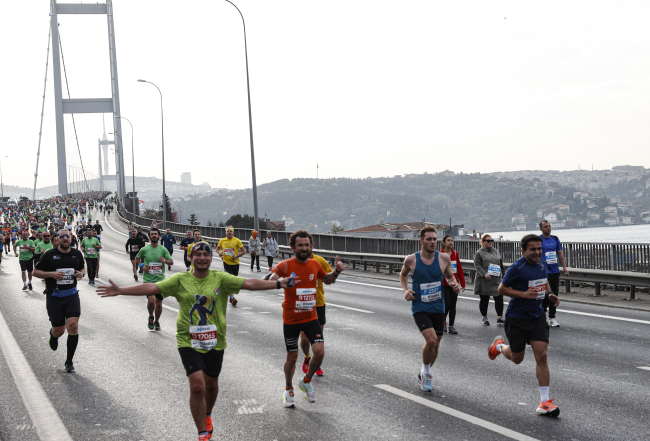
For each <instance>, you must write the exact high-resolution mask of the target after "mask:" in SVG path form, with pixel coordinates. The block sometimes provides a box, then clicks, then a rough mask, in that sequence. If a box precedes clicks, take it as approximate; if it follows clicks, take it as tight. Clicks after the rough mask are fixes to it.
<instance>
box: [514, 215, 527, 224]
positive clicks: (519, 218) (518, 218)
mask: <svg viewBox="0 0 650 441" xmlns="http://www.w3.org/2000/svg"><path fill="white" fill-rule="evenodd" d="M512 223H513V224H514V225H516V224H525V223H526V215H525V214H515V215H514V216H512Z"/></svg>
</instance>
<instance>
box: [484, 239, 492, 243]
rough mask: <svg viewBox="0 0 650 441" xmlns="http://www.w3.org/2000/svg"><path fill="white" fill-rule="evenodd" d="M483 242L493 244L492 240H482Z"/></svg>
mask: <svg viewBox="0 0 650 441" xmlns="http://www.w3.org/2000/svg"><path fill="white" fill-rule="evenodd" d="M483 242H490V243H492V242H494V241H493V240H492V239H490V240H484V241H483Z"/></svg>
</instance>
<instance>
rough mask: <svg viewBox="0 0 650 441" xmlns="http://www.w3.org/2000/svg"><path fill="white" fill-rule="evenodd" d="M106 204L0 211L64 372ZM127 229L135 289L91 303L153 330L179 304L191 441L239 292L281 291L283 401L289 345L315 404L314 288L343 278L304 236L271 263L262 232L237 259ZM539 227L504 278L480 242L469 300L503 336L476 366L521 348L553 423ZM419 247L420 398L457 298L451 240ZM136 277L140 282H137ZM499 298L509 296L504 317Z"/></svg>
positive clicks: (110, 291)
mask: <svg viewBox="0 0 650 441" xmlns="http://www.w3.org/2000/svg"><path fill="white" fill-rule="evenodd" d="M113 203H114V200H113V199H112V198H111V197H109V194H108V193H106V192H102V193H99V192H91V193H83V194H77V195H70V196H66V197H59V198H52V199H48V200H44V201H32V202H23V203H20V204H19V205H17V206H12V207H2V213H1V214H2V223H3V228H2V232H1V233H0V245H1V246H2V248H0V251H2V252H0V263H2V261H1V256H2V254H3V253H4V254H5V256H11V255H13V256H15V257H17V258H18V262H19V265H20V269H21V277H22V282H23V286H22V289H23V290H25V291H28V290H33V289H34V286H33V279H32V277H36V278H39V279H42V280H43V282H44V285H45V286H44V291H43V292H44V294H45V295H46V310H47V313H48V317H49V320H50V322H51V329H50V331H49V340H48V344H49V346H50V348H51V349H52V350H54V351H56V350H57V349H58V340H59V338H60V337H61V336H62V335H63V334H64V333H65V332H66V331H67V333H68V338H67V357H66V361H65V363H64V368H65V370H66V372H74V371H75V368H74V364H73V357H74V353H75V350H76V348H77V344H78V342H79V335H78V334H79V332H78V329H79V328H78V322H79V317H80V314H81V305H80V299H79V290H78V283H80V281H81V280H82V279H83V278H84V277H86V275H87V276H88V284H89V285H90V286H94V285H96V283H95V281H96V280H97V279H98V275H99V271H100V260H101V259H100V255H101V251H102V245H101V235H102V231H103V227H102V225H101V224H100V222H99V219H95V220H94V223H93V217H92V216H93V210H95V211H99V212H100V213H104V214H105V215H107V216H108V215H109V214H110V212H111V210H113V209H114V208H113ZM128 230H129V235H128V236H129V237H128V239H127V240H126V242H125V251H126V253H127V255H128V256H129V259H130V261H131V266H130V268H131V271H132V272H133V277H134V281H133V282H132V285H131V286H124V287H120V286H118V285H117V284H115V283H114V282H113V281H112V280H110V277H107V278H106V279H108V282H101V281H100V284H98V285H96V287H97V294H99V295H100V296H102V297H113V296H119V295H129V296H146V297H147V310H148V322H147V326H148V328H149V329H150V330H152V331H159V330H160V329H161V324H160V317H161V314H162V303H163V301H164V299H165V298H168V297H174V298H175V299H176V301H177V302H178V305H179V312H178V317H177V322H176V337H177V346H178V353H179V356H180V358H181V362H182V364H183V366H184V368H185V371H186V374H187V377H188V380H189V386H190V410H191V413H192V416H193V419H194V422H195V424H196V427H197V430H198V433H199V441H202V440H208V439H210V438H212V435H213V424H212V411H213V408H214V405H215V401H216V398H217V394H218V389H219V385H218V378H219V374H220V372H221V366H222V362H223V357H224V350H225V348H226V317H225V316H226V310H227V307H228V304H230V305H232V307H235V306H236V305H237V299H236V298H235V295H237V294H238V293H239V292H240V290H250V291H258V290H273V289H278V290H279V289H282V290H283V291H284V301H283V302H282V321H283V333H284V340H285V347H286V360H285V364H284V373H285V383H286V384H285V389H284V391H283V394H282V403H283V406H284V407H289V408H290V407H294V406H295V404H296V403H295V396H294V373H295V368H296V364H297V362H298V355H299V351H298V348H299V347H300V349H301V350H302V352H303V354H304V357H303V362H302V371H303V373H302V374H301V375H300V376H299V380H298V387H299V388H300V390H301V391H302V392H303V394H304V399H305V400H306V401H308V402H309V403H314V402H316V391H315V389H314V386H313V380H314V377H315V376H322V375H325V374H324V372H323V361H324V355H325V347H324V346H325V340H324V325H325V323H326V314H325V307H326V302H325V291H324V285H329V284H333V283H335V282H336V280H337V278H338V277H339V275H340V274H341V273H342V272H344V271H345V265H344V264H343V262H341V261H340V260H339V259H338V257H336V259H334V261H333V262H332V266H330V263H329V262H328V261H327V260H326V259H324V258H323V257H321V256H318V255H316V254H314V241H313V237H312V235H311V234H310V233H309V232H307V231H304V230H299V231H296V232H294V233H293V234H291V236H290V239H289V246H290V248H291V251H292V253H293V256H292V257H291V258H289V259H285V260H282V261H280V262H279V263H277V264H275V265H274V264H273V258H274V257H276V256H277V254H278V249H279V247H278V245H277V242H276V241H275V239H274V238H273V237H272V235H271V233H270V232H268V233H267V235H266V239H264V240H261V239H258V237H257V235H258V232H256V231H255V232H254V234H253V235H252V237H251V239H250V240H249V241H248V251H247V248H246V247H245V246H244V244H243V243H242V241H241V240H240V239H238V238H236V237H234V233H235V230H234V229H233V228H232V227H227V228H226V237H224V238H222V239H220V240H219V242H218V244H217V245H216V247H215V249H213V247H212V246H211V245H210V244H209V243H208V242H206V241H205V240H203V239H202V237H201V231H200V230H198V229H195V230H193V231H192V230H188V231H187V232H186V236H185V237H184V238H182V239H181V240H180V241H179V242H177V239H176V237H175V236H174V234H173V233H172V232H171V231H170V230H169V229H167V230H165V231H164V232H161V231H160V229H159V228H158V227H157V225H152V227H151V228H149V229H148V231H147V232H146V233H145V232H143V230H142V228H141V227H139V226H138V227H137V228H136V227H134V226H133V225H132V224H130V223H129V224H128ZM540 230H541V232H542V234H541V235H527V236H525V237H524V238H523V239H522V240H521V252H522V257H521V258H520V259H519V260H518V261H517V262H515V263H514V264H512V265H511V266H510V268H508V270H507V271H504V269H505V268H504V265H503V262H502V261H501V257H500V255H499V254H498V251H497V250H496V249H495V248H494V247H493V239H492V238H491V236H490V235H489V234H485V235H483V237H482V238H481V249H480V250H479V251H478V252H477V254H476V256H475V258H474V263H475V269H476V279H475V281H474V291H475V293H476V294H477V295H480V297H481V299H480V300H481V301H480V302H479V303H480V306H479V309H480V312H481V314H482V316H483V319H482V321H481V324H482V325H484V326H488V325H489V319H488V317H487V309H488V304H489V300H490V298H492V299H494V301H495V307H496V309H497V317H498V318H497V321H496V324H497V326H502V327H503V328H504V333H505V335H506V337H507V339H508V344H506V342H505V340H504V338H503V336H502V335H497V336H495V338H494V340H493V342H492V344H491V345H490V346H489V347H488V349H487V358H489V360H495V359H496V358H497V357H498V356H499V355H501V354H503V356H504V358H506V359H507V360H509V361H511V362H513V363H515V364H520V363H521V362H522V361H523V359H524V355H525V350H526V346H527V345H529V346H530V347H531V348H532V352H533V354H534V357H535V360H536V375H537V380H538V383H539V392H540V404H539V406H538V407H537V410H536V412H537V413H540V414H543V415H550V416H557V415H559V413H560V409H559V407H558V406H556V405H555V404H554V399H553V398H550V396H549V382H550V374H549V368H548V364H547V347H548V343H549V330H550V327H559V323H558V322H557V318H556V307H557V305H558V304H559V303H560V301H559V298H558V290H559V271H560V270H559V265H561V266H562V268H563V271H564V273H565V274H568V271H567V269H566V265H565V262H564V256H563V254H562V245H561V243H560V241H559V239H558V238H557V237H556V236H553V235H551V234H550V233H551V227H550V224H549V223H548V222H546V221H543V222H541V223H540ZM420 244H421V250H420V251H419V252H417V253H414V254H412V255H409V256H407V257H406V259H405V260H404V265H403V267H402V270H401V272H400V282H401V286H402V289H403V293H404V299H405V300H406V301H407V302H409V303H410V306H411V313H412V315H413V319H414V322H415V325H416V326H417V328H418V331H419V332H420V333H421V335H422V338H423V339H424V346H423V348H422V366H421V368H420V369H419V371H418V373H417V381H418V384H419V386H420V388H421V389H422V391H424V392H431V391H433V384H432V376H431V369H432V367H433V365H434V363H435V361H436V359H437V358H438V355H439V351H440V343H441V339H442V336H443V335H444V333H449V334H458V331H457V330H456V327H455V318H456V302H457V299H458V294H459V293H460V292H461V290H462V291H464V290H465V277H464V274H463V268H462V265H461V261H460V258H459V255H458V252H456V251H455V250H454V249H453V238H452V237H451V236H445V237H443V238H442V240H440V241H439V240H438V236H437V231H436V229H435V228H434V227H433V226H428V227H425V228H423V229H422V230H421V231H420ZM174 245H178V247H179V248H180V250H181V251H182V252H183V263H184V265H183V267H184V271H180V272H176V273H175V274H173V275H172V276H171V277H166V270H167V271H169V270H172V265H173V264H174V260H173V258H172V255H173V253H174ZM440 245H441V246H440ZM3 248H4V250H3ZM438 248H440V249H438ZM269 250H271V251H270V252H269ZM263 251H264V252H265V254H266V256H267V258H268V265H269V273H268V274H266V275H265V277H264V279H257V278H242V277H239V267H240V264H241V262H240V258H242V257H243V256H244V255H245V254H247V253H249V254H250V255H251V265H250V268H251V271H254V270H255V264H256V265H257V271H261V269H260V266H259V255H260V254H261V253H262V252H263ZM217 256H218V257H219V258H220V259H221V260H222V265H223V271H221V270H218V269H214V268H212V266H213V259H214V258H215V257H217ZM255 257H257V258H255ZM139 275H142V283H141V282H140V279H139ZM409 277H410V278H411V281H410V282H409ZM106 279H105V280H106ZM503 296H506V297H510V301H509V304H508V308H507V310H506V311H505V314H504V313H503ZM547 314H548V317H547ZM448 321H449V322H448ZM483 356H485V355H483Z"/></svg>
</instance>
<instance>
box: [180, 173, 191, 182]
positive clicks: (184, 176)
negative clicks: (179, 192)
mask: <svg viewBox="0 0 650 441" xmlns="http://www.w3.org/2000/svg"><path fill="white" fill-rule="evenodd" d="M191 183H192V173H190V172H185V173H181V184H191Z"/></svg>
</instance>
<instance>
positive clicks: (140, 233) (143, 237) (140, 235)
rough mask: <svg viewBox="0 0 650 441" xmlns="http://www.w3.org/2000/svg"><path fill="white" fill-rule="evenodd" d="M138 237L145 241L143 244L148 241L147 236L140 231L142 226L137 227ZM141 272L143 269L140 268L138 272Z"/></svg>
mask: <svg viewBox="0 0 650 441" xmlns="http://www.w3.org/2000/svg"><path fill="white" fill-rule="evenodd" d="M137 237H138V238H139V239H142V241H143V242H144V243H145V245H146V244H147V243H148V242H149V237H147V235H146V234H144V233H143V232H142V228H141V227H138V236H137ZM142 273H143V269H142V268H140V274H142Z"/></svg>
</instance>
